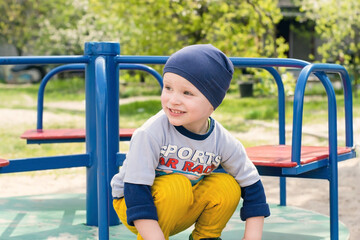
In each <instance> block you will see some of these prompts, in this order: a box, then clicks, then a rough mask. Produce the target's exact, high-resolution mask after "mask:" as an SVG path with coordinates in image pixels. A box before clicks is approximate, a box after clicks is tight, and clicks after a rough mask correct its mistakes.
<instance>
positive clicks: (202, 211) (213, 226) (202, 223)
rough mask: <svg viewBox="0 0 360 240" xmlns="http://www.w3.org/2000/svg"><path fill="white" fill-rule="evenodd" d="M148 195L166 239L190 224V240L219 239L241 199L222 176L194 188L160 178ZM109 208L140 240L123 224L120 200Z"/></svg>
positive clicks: (232, 182) (182, 181)
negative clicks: (151, 197)
mask: <svg viewBox="0 0 360 240" xmlns="http://www.w3.org/2000/svg"><path fill="white" fill-rule="evenodd" d="M151 191H152V196H153V198H154V203H155V206H156V209H157V213H158V218H159V225H160V227H161V229H162V231H163V233H164V235H165V238H166V239H169V236H172V235H174V234H177V233H179V232H181V231H183V230H185V229H187V228H189V227H190V226H191V225H193V224H194V223H195V229H194V230H193V232H192V235H193V238H194V240H198V239H201V238H215V237H220V236H221V232H222V230H223V229H224V228H225V226H226V223H227V222H228V221H229V219H230V218H231V216H232V215H233V213H234V211H235V209H236V207H237V205H238V203H239V200H240V195H241V194H240V193H241V191H240V186H239V184H238V183H237V182H236V181H235V179H234V178H233V177H232V176H230V175H228V174H225V173H212V174H211V175H209V176H206V177H204V178H203V179H202V180H201V181H200V182H199V183H198V184H196V185H195V186H191V183H190V181H189V179H187V178H186V177H185V176H183V175H180V174H170V175H164V176H160V177H157V178H155V181H154V184H153V186H152V187H151ZM113 205H114V209H115V211H116V212H117V214H118V216H119V218H120V220H121V222H122V223H123V224H124V225H125V226H126V227H127V228H128V229H129V230H130V231H132V232H133V233H135V234H137V239H138V240H140V239H143V238H142V237H141V236H140V234H138V232H137V230H136V228H135V227H133V226H129V225H128V224H127V221H126V205H125V200H124V198H121V199H115V200H114V202H113Z"/></svg>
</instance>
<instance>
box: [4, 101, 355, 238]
mask: <svg viewBox="0 0 360 240" xmlns="http://www.w3.org/2000/svg"><path fill="white" fill-rule="evenodd" d="M66 105H69V106H70V107H71V108H74V104H68V103H65V104H64V106H66ZM79 107H83V102H81V103H79ZM0 115H1V116H2V117H1V118H0V124H2V125H3V126H4V125H7V124H9V119H18V120H16V121H15V122H14V121H13V120H12V122H11V121H10V123H11V125H13V124H15V123H16V124H21V121H22V120H24V119H26V120H27V122H28V120H29V119H34V121H35V119H36V117H35V113H34V112H33V111H32V110H6V109H0ZM48 117H49V118H52V116H51V115H49V116H48ZM5 122H6V123H5ZM253 123H254V124H253V126H254V127H253V128H251V129H249V131H248V132H246V133H234V134H235V135H236V137H238V138H239V139H240V140H241V139H245V138H246V139H251V140H252V141H257V140H259V141H260V140H261V142H264V141H266V140H267V139H268V140H269V141H270V140H272V141H273V138H274V136H277V129H276V124H275V123H274V124H269V123H264V122H261V121H255V122H253ZM323 125H325V126H323ZM323 125H322V124H314V125H307V126H306V127H304V132H305V134H304V135H305V137H304V145H306V144H312V143H316V142H317V141H318V140H319V139H320V138H324V137H326V134H325V132H326V127H327V126H326V124H323ZM9 126H10V125H9ZM338 126H339V138H340V139H341V138H342V137H343V128H342V127H341V123H339V124H338ZM359 126H360V119H355V120H354V130H355V136H354V138H355V143H356V145H357V146H359V145H360V139H359V136H360V127H359ZM287 130H288V131H289V132H288V133H287V135H289V134H291V133H290V129H287ZM315 132H316V134H314V133H315ZM324 135H325V136H324ZM288 139H289V138H288ZM357 148H358V149H357V150H358V152H359V147H357ZM85 181H86V177H85V170H84V169H65V170H56V171H54V170H51V171H43V172H34V173H20V174H19V173H16V174H3V175H0V182H2V183H3V182H6V183H7V184H5V185H4V184H2V186H1V197H10V196H24V195H38V194H52V193H85V186H86V182H85ZM359 181H360V158H359V157H357V158H355V159H351V160H347V161H345V162H341V163H339V215H340V220H341V221H342V222H343V223H344V224H345V225H346V226H347V227H348V228H349V229H350V240H358V239H360V224H359V223H360V185H359V184H357V183H358V182H359ZM44 183H46V184H44ZM69 183H71V184H69ZM263 183H264V187H265V191H266V194H267V199H268V202H269V203H278V202H279V179H278V178H275V177H263ZM24 186H31V187H24ZM328 189H329V186H328V182H327V181H325V180H313V179H295V178H288V179H287V203H288V205H291V206H298V207H301V208H304V209H308V210H313V211H316V212H319V213H322V214H326V215H329V195H328Z"/></svg>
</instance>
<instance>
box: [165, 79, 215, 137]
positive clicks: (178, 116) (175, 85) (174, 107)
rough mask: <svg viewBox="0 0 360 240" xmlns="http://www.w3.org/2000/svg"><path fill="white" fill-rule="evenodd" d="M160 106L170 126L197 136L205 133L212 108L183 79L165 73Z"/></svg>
mask: <svg viewBox="0 0 360 240" xmlns="http://www.w3.org/2000/svg"><path fill="white" fill-rule="evenodd" d="M161 105H162V108H163V109H164V111H165V114H166V116H167V117H168V119H169V121H170V123H171V124H172V125H174V126H183V127H185V128H186V129H187V130H189V131H191V132H193V133H197V134H204V133H206V132H207V128H208V118H209V116H210V115H211V113H212V112H213V111H214V108H213V106H212V105H211V104H210V102H209V101H208V100H207V98H206V97H205V96H204V95H203V94H202V93H201V92H200V91H199V90H198V89H197V88H196V87H195V86H194V85H192V84H191V83H190V82H189V81H188V80H186V79H185V78H183V77H181V76H179V75H177V74H175V73H170V72H167V73H165V75H164V88H163V90H162V93H161Z"/></svg>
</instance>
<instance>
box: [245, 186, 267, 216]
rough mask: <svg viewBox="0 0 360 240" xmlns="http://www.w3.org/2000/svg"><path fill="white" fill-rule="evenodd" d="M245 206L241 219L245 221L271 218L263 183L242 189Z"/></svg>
mask: <svg viewBox="0 0 360 240" xmlns="http://www.w3.org/2000/svg"><path fill="white" fill-rule="evenodd" d="M241 197H242V198H243V200H244V201H243V206H242V208H241V210H240V218H241V220H243V221H245V220H246V219H248V218H251V217H259V216H264V217H268V216H270V208H269V205H268V204H267V203H266V196H265V191H264V187H263V185H262V183H261V181H260V180H259V181H257V182H256V183H254V184H253V185H250V186H247V187H243V188H241Z"/></svg>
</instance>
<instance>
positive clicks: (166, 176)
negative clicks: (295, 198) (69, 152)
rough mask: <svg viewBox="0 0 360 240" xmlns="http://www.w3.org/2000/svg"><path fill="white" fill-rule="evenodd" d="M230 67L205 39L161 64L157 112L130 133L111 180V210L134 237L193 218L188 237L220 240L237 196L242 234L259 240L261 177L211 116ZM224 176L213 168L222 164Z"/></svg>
mask: <svg viewBox="0 0 360 240" xmlns="http://www.w3.org/2000/svg"><path fill="white" fill-rule="evenodd" d="M233 72H234V68H233V65H232V63H231V61H230V60H229V59H228V58H227V57H226V55H225V54H224V53H222V52H221V51H220V50H218V49H217V48H215V47H213V46H212V45H210V44H207V45H192V46H188V47H185V48H183V49H181V50H179V51H178V52H176V53H174V54H173V55H172V56H171V57H170V58H169V59H168V61H167V62H166V64H165V67H164V75H163V78H164V80H163V83H164V87H163V91H162V94H161V104H162V110H161V111H160V112H159V113H157V114H156V115H155V116H153V117H152V118H150V119H149V120H148V121H147V122H146V123H145V124H144V125H143V126H141V127H140V128H139V129H137V130H136V132H135V133H134V135H133V137H132V139H131V143H130V149H129V152H128V154H127V156H126V160H125V162H124V165H123V166H122V167H121V168H120V172H119V173H118V174H116V175H115V176H114V178H113V179H112V181H111V186H112V194H113V197H114V209H115V210H116V212H117V214H118V216H119V218H120V220H121V221H122V223H123V224H125V225H126V226H127V227H128V228H129V229H130V230H131V231H132V232H133V233H135V234H137V239H145V240H150V239H156V240H159V239H161V240H163V239H169V236H171V235H174V234H176V233H179V232H181V231H183V230H185V229H187V228H188V227H190V226H191V225H192V224H194V223H195V229H194V230H193V232H192V234H191V235H190V236H189V239H190V240H191V239H194V240H199V239H203V240H205V239H214V240H216V239H220V236H221V232H222V230H223V229H224V228H225V226H226V223H227V222H228V221H229V219H230V218H231V216H232V214H233V213H234V211H235V209H236V207H237V205H238V203H239V200H240V196H241V197H242V198H243V200H244V202H243V206H242V208H241V212H240V216H241V219H242V220H246V224H245V232H244V238H243V239H246V240H256V239H261V236H262V229H263V224H264V217H267V216H269V215H270V210H269V206H268V204H267V203H266V197H265V193H264V188H263V186H262V183H261V180H260V177H259V174H258V172H257V170H256V168H255V166H254V165H253V164H252V162H251V161H250V160H249V159H248V157H247V155H246V152H245V149H244V147H243V146H242V144H241V143H240V142H239V141H237V140H236V139H235V138H234V137H233V136H232V135H231V134H230V133H229V132H228V131H227V130H225V129H224V128H223V127H222V125H220V123H218V122H217V121H215V120H214V119H213V118H211V117H210V115H211V114H212V112H213V111H214V110H215V109H216V108H217V107H218V106H219V105H220V103H221V102H222V100H223V98H224V97H225V94H226V91H227V90H228V88H229V85H230V81H231V79H232V75H233ZM220 164H221V165H222V167H223V168H224V169H225V171H226V172H227V173H228V174H227V173H212V172H213V170H215V169H216V168H217V167H218V166H219V165H220Z"/></svg>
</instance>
